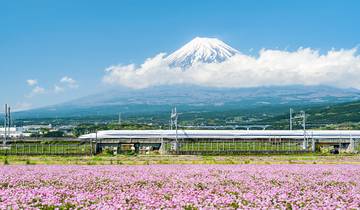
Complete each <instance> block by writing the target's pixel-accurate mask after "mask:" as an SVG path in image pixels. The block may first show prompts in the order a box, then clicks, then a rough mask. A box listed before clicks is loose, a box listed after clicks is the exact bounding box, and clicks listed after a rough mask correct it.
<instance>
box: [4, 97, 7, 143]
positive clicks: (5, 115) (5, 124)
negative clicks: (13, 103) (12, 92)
mask: <svg viewBox="0 0 360 210" xmlns="http://www.w3.org/2000/svg"><path fill="white" fill-rule="evenodd" d="M7 112H8V110H7V104H5V112H4V141H3V144H4V145H6V138H7V134H6V133H7V119H8V116H7Z"/></svg>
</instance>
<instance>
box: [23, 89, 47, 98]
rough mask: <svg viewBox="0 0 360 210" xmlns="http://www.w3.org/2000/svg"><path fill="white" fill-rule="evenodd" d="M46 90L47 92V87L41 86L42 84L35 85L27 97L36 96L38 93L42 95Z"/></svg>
mask: <svg viewBox="0 0 360 210" xmlns="http://www.w3.org/2000/svg"><path fill="white" fill-rule="evenodd" d="M45 92H46V90H45V88H43V87H40V86H35V87H34V88H33V89H32V90H31V93H30V94H28V95H27V96H26V97H27V98H32V97H34V96H36V95H40V94H43V93H45Z"/></svg>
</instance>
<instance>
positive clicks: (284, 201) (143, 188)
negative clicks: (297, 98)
mask: <svg viewBox="0 0 360 210" xmlns="http://www.w3.org/2000/svg"><path fill="white" fill-rule="evenodd" d="M19 208H20V209H24V208H25V209H56V208H60V209H69V208H72V209H77V208H85V209H174V208H175V209H214V208H217V209H236V208H241V209H260V208H261V209H264V208H265V209H269V208H280V209H299V208H305V209H309V208H310V209H336V208H341V209H359V208H360V166H359V165H150V166H41V165H32V166H31V165H29V166H1V167H0V209H19Z"/></svg>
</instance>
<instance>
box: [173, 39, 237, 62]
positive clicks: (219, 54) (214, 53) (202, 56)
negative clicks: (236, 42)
mask: <svg viewBox="0 0 360 210" xmlns="http://www.w3.org/2000/svg"><path fill="white" fill-rule="evenodd" d="M238 53H239V51H237V50H236V49H234V48H232V47H230V46H229V45H227V44H225V43H224V42H223V41H221V40H219V39H216V38H202V37H196V38H195V39H193V40H191V41H190V42H189V43H187V44H185V45H184V46H183V47H181V48H180V49H178V50H177V51H175V52H173V53H172V54H170V55H169V56H168V57H166V60H167V61H168V62H169V65H170V67H181V68H188V67H190V66H193V65H194V64H196V63H220V62H223V61H225V60H227V59H228V58H230V57H232V56H234V55H236V54H238Z"/></svg>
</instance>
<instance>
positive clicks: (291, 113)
mask: <svg viewBox="0 0 360 210" xmlns="http://www.w3.org/2000/svg"><path fill="white" fill-rule="evenodd" d="M293 111H294V110H293V109H292V108H290V120H289V129H290V130H292V128H293V127H292V126H293V122H292V121H293V118H292V116H293Z"/></svg>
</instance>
